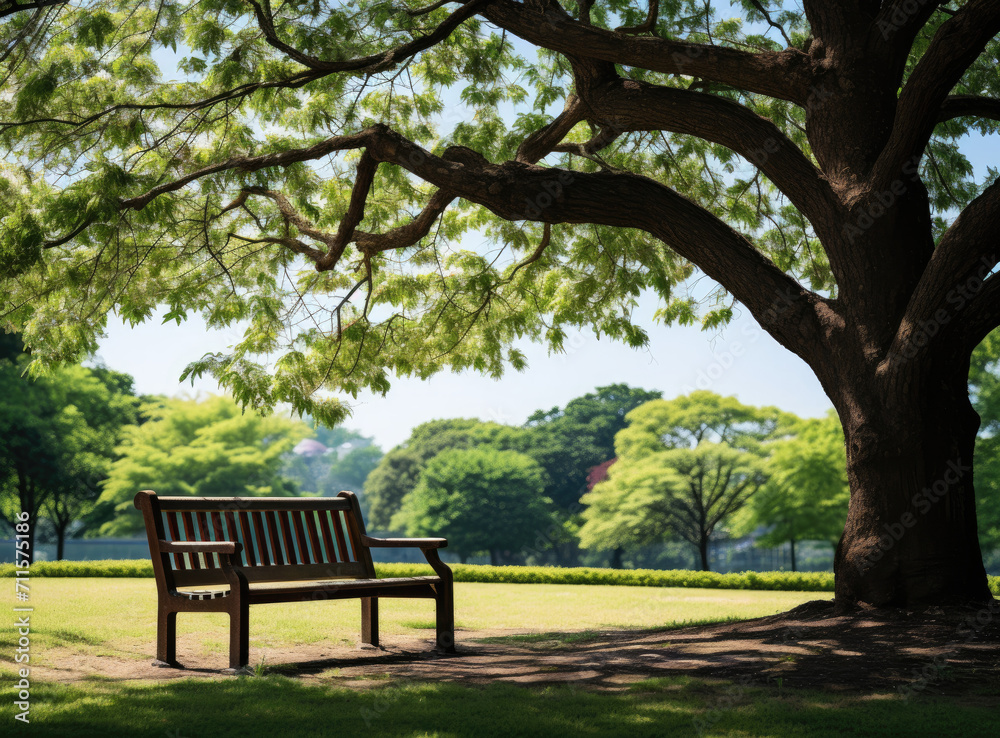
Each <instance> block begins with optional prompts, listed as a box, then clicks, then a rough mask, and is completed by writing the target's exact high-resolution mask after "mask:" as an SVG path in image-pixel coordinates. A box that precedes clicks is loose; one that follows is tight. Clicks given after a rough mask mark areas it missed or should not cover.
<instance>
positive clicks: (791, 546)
mask: <svg viewBox="0 0 1000 738" xmlns="http://www.w3.org/2000/svg"><path fill="white" fill-rule="evenodd" d="M789 544H791V545H790V547H789V548H790V550H791V554H792V571H798V569H796V568H795V539H794V538H793V539H791V540H790V541H789Z"/></svg>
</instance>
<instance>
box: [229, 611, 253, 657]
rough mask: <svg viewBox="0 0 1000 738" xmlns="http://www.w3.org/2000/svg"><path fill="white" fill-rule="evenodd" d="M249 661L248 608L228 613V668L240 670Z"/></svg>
mask: <svg viewBox="0 0 1000 738" xmlns="http://www.w3.org/2000/svg"><path fill="white" fill-rule="evenodd" d="M249 661H250V607H249V606H248V605H245V604H244V605H242V606H241V607H239V608H238V609H237V611H236V612H230V613H229V668H230V669H242V668H243V667H244V666H246V665H247V663H248V662H249Z"/></svg>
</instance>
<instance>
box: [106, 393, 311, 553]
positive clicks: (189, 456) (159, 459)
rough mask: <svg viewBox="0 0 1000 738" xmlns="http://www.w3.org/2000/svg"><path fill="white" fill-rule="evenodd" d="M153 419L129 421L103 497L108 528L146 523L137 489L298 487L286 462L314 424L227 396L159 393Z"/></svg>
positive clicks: (224, 492) (235, 492) (279, 490)
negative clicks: (262, 412) (260, 411)
mask: <svg viewBox="0 0 1000 738" xmlns="http://www.w3.org/2000/svg"><path fill="white" fill-rule="evenodd" d="M143 415H144V416H145V417H146V422H144V423H143V424H142V425H139V426H132V427H130V428H128V429H127V431H126V433H125V437H124V440H123V441H122V445H121V447H120V448H119V449H118V451H119V453H120V454H121V458H119V459H118V460H117V461H115V463H114V464H113V465H112V466H111V470H110V473H109V474H108V479H107V481H106V482H105V483H104V490H103V492H102V493H101V497H100V499H99V504H100V505H101V507H102V508H103V515H104V517H105V519H106V520H107V522H105V523H104V524H103V525H102V526H101V533H103V534H105V535H131V534H134V533H137V532H139V531H141V530H142V517H141V516H140V515H139V513H138V511H137V510H136V509H135V508H134V507H133V504H132V500H133V498H134V497H135V494H136V492H139V491H140V490H144V489H152V490H154V491H155V492H156V493H157V494H160V495H197V496H224V497H231V496H232V497H235V496H254V495H291V494H295V493H296V492H297V488H296V486H295V483H294V482H292V481H290V480H288V479H286V478H285V477H284V476H283V475H282V474H281V470H282V467H283V465H284V456H285V455H286V454H287V453H288V452H289V451H290V450H291V449H292V447H293V446H294V445H295V444H296V443H297V442H298V441H300V440H302V439H303V438H305V437H307V436H309V435H310V429H309V426H307V425H306V424H305V423H303V422H301V421H292V420H288V419H285V418H280V417H278V416H273V415H272V416H269V417H261V416H259V415H257V414H256V413H252V412H242V411H241V410H240V408H239V406H238V405H237V404H236V403H235V402H233V400H232V398H228V397H212V398H210V399H208V400H205V401H203V402H197V401H195V400H179V399H170V400H168V399H159V400H155V401H153V402H151V403H148V404H147V405H146V406H145V407H144V408H143Z"/></svg>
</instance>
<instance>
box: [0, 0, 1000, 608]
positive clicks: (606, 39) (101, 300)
mask: <svg viewBox="0 0 1000 738" xmlns="http://www.w3.org/2000/svg"><path fill="white" fill-rule="evenodd" d="M35 5H37V4H35ZM49 10H51V9H49ZM732 12H734V13H737V14H738V16H740V17H737V18H734V19H733V18H720V17H718V16H717V15H716V12H715V8H714V7H713V5H712V4H711V3H702V2H695V1H694V0H671V1H670V2H662V3H660V2H657V1H656V0H654V2H652V3H651V4H650V5H649V6H648V10H647V8H645V7H636V6H634V5H633V4H631V3H627V2H625V1H624V0H577V1H576V2H573V1H572V0H566V4H565V5H563V4H561V3H559V2H557V0H530V1H529V2H524V3H520V2H515V0H468V1H467V2H464V3H461V2H460V3H445V2H435V3H433V4H431V5H427V6H426V7H419V0H395V2H387V1H386V0H354V1H352V2H347V3H337V4H333V3H327V2H312V1H311V0H310V1H309V2H298V1H293V2H287V3H283V4H280V5H276V4H273V3H271V2H270V1H269V0H200V1H199V2H197V3H195V2H193V1H192V0H178V1H177V2H172V3H164V2H162V0H80V1H79V2H72V3H68V4H66V5H65V6H62V7H60V8H58V9H57V12H54V13H53V14H52V15H49V16H48V17H47V18H46V21H45V23H38V24H36V25H35V26H32V27H31V28H28V26H27V25H26V23H27V21H22V20H21V18H22V17H26V16H28V15H29V13H28V12H26V13H15V15H13V16H11V18H10V20H9V21H8V22H7V23H5V24H4V25H3V36H4V41H5V42H6V44H5V46H4V48H5V49H7V50H8V51H10V50H14V51H10V53H7V54H6V57H5V58H4V60H3V63H4V64H5V65H6V66H7V69H6V70H5V73H4V77H3V80H4V82H3V85H4V90H3V94H4V99H5V101H6V102H7V106H6V110H5V112H4V113H3V116H2V120H0V142H2V144H3V145H4V146H5V147H6V153H5V159H6V161H7V166H6V168H5V169H4V171H3V180H4V181H3V182H2V183H0V184H2V186H0V207H2V212H4V213H6V215H5V217H4V219H3V226H2V230H3V233H2V238H0V257H2V264H0V278H3V279H4V285H3V307H2V308H0V314H2V315H3V321H4V324H5V325H8V326H12V327H16V328H23V330H24V333H25V336H26V337H27V341H28V343H29V344H30V345H31V346H32V347H33V348H34V349H35V354H36V356H37V357H38V358H39V359H40V360H41V361H50V362H51V361H55V360H62V359H68V358H76V357H79V356H81V355H82V354H84V353H86V352H87V351H89V350H91V349H93V348H94V346H95V342H96V339H97V337H98V336H99V334H100V332H101V331H102V330H103V327H104V325H105V321H106V320H107V315H108V314H109V313H112V312H114V313H116V314H118V315H121V316H123V317H124V318H125V319H126V320H129V321H132V322H133V323H136V322H141V321H143V320H145V319H147V318H149V317H150V316H151V315H152V314H153V309H154V307H155V306H157V305H160V304H165V305H166V306H167V307H168V313H167V315H168V317H170V318H172V319H176V320H183V319H184V317H185V316H186V315H188V314H189V313H191V312H193V311H200V312H201V313H202V314H203V316H204V317H205V319H206V320H207V322H208V324H209V325H212V326H229V325H234V324H237V323H239V324H240V325H241V326H245V329H246V332H245V336H244V339H243V340H242V341H240V342H238V343H236V344H235V345H234V346H232V347H231V348H229V349H228V350H225V351H220V352H219V353H216V354H212V355H209V356H206V357H204V358H203V359H202V360H200V361H197V362H195V363H194V364H193V365H192V366H191V367H190V371H191V372H194V373H206V372H207V373H211V374H213V375H215V376H217V377H218V378H219V379H220V380H221V381H222V382H223V383H224V384H225V385H226V386H227V387H229V388H230V389H231V390H232V392H233V394H234V395H235V396H236V397H237V398H238V399H239V400H241V401H243V402H245V403H248V404H252V405H254V406H256V407H263V408H269V407H272V406H273V405H274V404H275V403H276V402H281V401H286V402H290V403H292V404H293V405H295V406H296V407H297V408H299V409H300V410H308V411H311V412H313V413H314V415H316V416H317V417H320V418H322V419H323V420H324V421H326V422H332V421H335V420H339V419H342V417H343V415H344V413H345V412H346V408H345V407H344V406H342V405H340V404H338V403H337V402H336V401H335V400H331V399H328V397H327V396H326V395H323V394H322V393H321V390H322V389H324V388H326V389H332V390H340V391H343V392H346V393H348V394H354V393H356V392H358V391H359V390H360V389H362V388H365V387H368V388H371V389H374V390H376V391H385V390H386V389H387V388H388V385H389V377H390V374H391V373H393V372H395V373H396V374H402V375H406V374H416V375H419V376H427V375H429V374H431V373H433V372H435V371H438V370H440V369H442V368H445V367H451V368H453V369H455V370H462V369H466V368H473V369H476V370H479V371H482V372H486V373H488V374H491V375H498V374H500V373H501V372H502V371H503V369H504V367H505V366H506V365H512V366H514V367H515V368H518V369H520V368H523V366H524V356H523V355H522V354H521V352H520V351H518V350H517V349H516V348H514V347H513V344H514V342H515V340H516V339H518V338H523V337H527V338H530V339H534V340H541V341H547V342H548V343H549V344H550V345H551V346H552V347H553V348H555V349H560V348H562V347H563V345H564V340H565V337H566V335H567V331H568V329H570V328H572V327H575V326H584V325H590V326H593V328H594V329H595V330H596V331H597V332H598V333H600V334H606V335H609V336H611V337H614V338H619V339H622V340H625V341H627V342H629V343H630V344H632V345H642V344H643V343H645V341H646V339H647V337H646V334H645V333H644V332H643V331H642V330H641V328H639V327H637V326H636V325H634V324H633V322H632V320H631V308H632V306H633V303H634V299H635V296H636V295H638V294H639V293H640V292H641V291H642V290H644V289H651V290H654V291H655V292H656V293H657V294H658V295H659V296H660V297H661V298H662V300H663V309H662V311H661V315H662V317H664V318H665V319H667V320H680V321H685V320H687V321H690V320H694V319H695V317H696V314H697V311H696V307H695V306H694V304H693V299H692V297H691V296H690V295H688V294H686V293H685V290H684V285H686V284H691V282H690V281H689V278H691V277H693V276H698V274H703V275H707V276H708V277H709V278H711V280H714V282H715V283H716V284H717V285H718V286H719V292H718V294H717V295H716V296H715V297H716V299H714V300H709V307H708V309H707V311H706V312H705V313H704V315H703V321H704V322H705V324H706V325H708V326H717V325H719V324H720V323H724V322H725V321H726V320H727V319H728V318H729V317H730V316H731V315H732V314H733V302H734V301H735V302H739V303H740V304H741V305H742V306H743V308H744V309H745V310H747V311H748V312H749V313H750V314H751V315H752V316H753V317H754V318H755V319H756V320H757V321H758V322H759V324H760V325H761V326H762V327H763V328H764V329H765V330H766V331H767V332H768V333H770V334H771V335H772V336H773V337H774V338H775V339H776V340H777V341H778V342H779V343H780V344H781V345H782V346H784V347H785V348H787V349H788V350H789V351H790V352H792V353H794V354H796V355H797V356H798V357H800V358H801V359H802V360H803V361H805V362H807V364H808V365H809V366H810V367H811V368H812V369H813V370H814V372H815V373H816V375H817V376H818V378H819V380H820V382H821V384H822V386H823V388H824V390H825V391H826V392H827V394H828V395H829V397H830V399H831V400H832V402H833V404H834V406H835V408H836V410H837V412H838V415H839V417H840V420H841V422H842V424H843V427H844V433H845V438H846V449H847V473H848V479H849V482H850V485H851V504H850V511H849V513H848V518H847V525H846V529H845V531H844V536H843V538H842V540H841V543H840V546H839V548H838V551H837V556H836V564H835V566H836V574H837V584H836V597H837V600H838V601H839V602H840V603H841V604H842V605H844V606H848V605H851V604H852V603H856V602H867V603H872V604H875V605H890V604H901V603H915V602H923V601H946V600H951V599H962V600H969V599H972V600H985V599H987V598H989V597H990V594H989V590H988V588H987V584H986V576H985V570H984V568H983V565H982V555H981V552H980V549H979V544H978V541H977V537H976V511H975V492H974V488H973V475H972V457H973V449H974V444H975V437H976V429H977V426H978V417H977V415H976V413H975V412H974V410H973V408H972V406H971V404H970V402H969V398H968V392H967V375H968V369H969V357H970V355H971V353H972V350H973V348H974V347H975V346H976V345H977V344H978V343H979V342H980V340H981V339H982V338H983V337H984V336H985V335H986V334H987V333H988V332H989V331H990V330H991V329H992V328H994V327H996V326H997V325H998V323H1000V301H998V300H997V299H996V298H997V296H998V294H1000V277H993V276H991V275H992V271H993V269H994V267H995V266H996V264H997V262H998V259H1000V255H998V253H997V252H996V243H997V235H998V233H1000V182H998V181H997V178H996V172H995V170H991V171H990V173H989V175H988V176H987V177H986V179H985V180H983V181H978V182H977V181H976V180H975V179H974V176H973V168H972V167H971V165H970V164H969V162H968V160H967V159H966V158H965V157H964V156H963V155H962V152H961V148H960V144H961V143H963V141H964V138H963V137H964V136H965V135H966V134H967V133H969V132H970V131H972V132H978V133H985V134H992V133H994V132H995V131H996V130H997V123H996V121H997V120H998V119H1000V73H998V71H997V53H998V49H1000V44H998V41H997V39H996V36H997V33H998V32H1000V3H997V2H996V1H995V0H956V1H955V2H954V3H953V4H946V3H944V2H941V1H940V0H926V1H924V2H916V1H915V0H881V1H879V0H837V1H836V2H833V1H831V0H803V2H802V3H801V4H795V5H792V4H788V5H787V6H780V7H779V6H775V5H773V4H771V3H769V2H759V1H758V0H741V2H740V3H738V4H734V5H733V6H732ZM29 31H30V32H29ZM165 49H171V50H174V49H176V56H177V57H180V61H179V62H177V64H176V69H171V68H169V66H170V65H171V64H172V63H173V62H172V61H171V60H172V59H174V58H176V57H175V56H174V55H171V54H165V53H164V50H165ZM535 49H537V52H538V53H537V57H535V58H532V57H531V56H530V55H531V54H532V53H533V51H534V50H535ZM161 64H162V65H167V66H168V68H167V69H166V70H165V72H164V73H162V74H161V70H160V65H161ZM164 78H167V79H177V80H179V81H177V82H165V81H164ZM442 111H444V112H442ZM747 165H749V167H748V166H747ZM473 232H475V233H477V234H479V235H481V236H482V238H483V239H484V241H485V243H483V244H482V245H481V246H472V247H470V246H469V245H468V242H467V241H463V240H462V238H463V235H465V236H466V237H468V235H469V234H470V233H473ZM303 265H305V266H307V267H310V268H308V269H302V268H301V267H302V266H303ZM695 270H697V273H696V271H695ZM272 362H273V363H272ZM903 521H906V523H911V524H909V525H906V523H903ZM899 525H904V527H905V535H904V536H902V537H901V538H899V539H898V540H897V539H895V538H894V537H893V536H890V535H889V534H888V532H887V531H889V530H896V529H897V527H898V526H899Z"/></svg>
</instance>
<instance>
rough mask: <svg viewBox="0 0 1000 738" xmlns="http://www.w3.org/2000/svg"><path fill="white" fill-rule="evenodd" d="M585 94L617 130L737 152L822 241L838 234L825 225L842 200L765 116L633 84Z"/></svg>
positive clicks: (712, 99)
mask: <svg viewBox="0 0 1000 738" xmlns="http://www.w3.org/2000/svg"><path fill="white" fill-rule="evenodd" d="M581 95H582V96H583V97H584V101H585V102H586V103H587V106H588V107H589V108H590V109H591V111H592V113H593V118H594V119H596V120H597V121H599V122H606V123H605V125H606V126H607V127H608V128H610V129H611V130H613V131H618V132H622V131H643V130H668V131H673V132H676V133H683V134H689V135H693V136H697V137H699V138H702V139H704V140H707V141H712V142H714V143H718V144H722V145H723V146H725V147H727V148H729V149H731V150H732V151H735V152H736V153H737V154H739V155H740V156H742V157H743V158H745V159H746V160H747V161H749V162H751V163H752V164H754V165H755V166H757V167H758V168H759V169H760V170H761V171H762V172H763V173H764V174H765V175H767V177H768V178H769V179H771V181H772V182H774V184H775V185H776V186H777V187H778V189H779V190H781V191H782V192H783V193H784V194H785V195H786V196H787V197H788V198H789V200H790V201H791V202H792V203H793V204H794V205H795V207H796V208H798V209H799V211H800V212H801V213H802V214H803V215H804V216H805V217H806V218H807V219H809V220H810V221H811V222H812V223H813V224H814V227H816V228H817V233H818V235H819V236H820V238H821V239H823V238H824V237H826V236H828V235H829V236H833V235H835V234H834V233H829V234H828V233H826V232H824V227H825V224H831V223H838V222H839V221H840V218H839V217H838V216H839V215H840V214H842V212H843V206H842V204H841V202H840V199H839V198H838V197H837V195H836V194H835V193H834V191H833V189H832V188H831V186H830V183H829V181H828V180H827V179H826V177H825V176H824V175H823V173H822V172H820V171H819V169H817V168H816V167H815V166H814V165H813V164H812V162H810V161H809V159H808V158H807V157H806V156H805V154H803V153H802V151H801V150H800V149H799V148H798V146H796V145H795V144H794V143H793V142H792V141H791V140H790V139H789V138H788V137H787V136H785V134H784V133H783V132H782V131H781V130H780V129H779V128H778V127H777V126H776V125H775V124H774V123H773V122H771V121H770V120H768V119H767V118H763V117H761V116H759V115H757V114H756V113H754V112H753V111H751V110H749V109H748V108H746V107H744V106H742V105H740V104H739V103H735V102H732V101H729V100H726V99H723V98H720V97H718V96H716V95H710V94H706V93H702V92H694V91H692V90H681V89H676V88H673V87H660V86H656V85H649V84H646V83H643V82H637V81H635V80H620V79H619V80H616V81H614V82H612V83H608V84H604V85H600V86H599V87H597V88H595V89H594V90H586V89H583V88H581ZM830 227H832V226H830ZM836 234H839V231H836Z"/></svg>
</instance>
